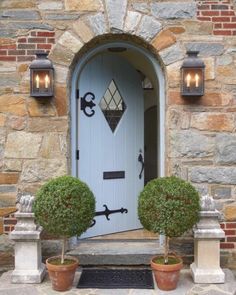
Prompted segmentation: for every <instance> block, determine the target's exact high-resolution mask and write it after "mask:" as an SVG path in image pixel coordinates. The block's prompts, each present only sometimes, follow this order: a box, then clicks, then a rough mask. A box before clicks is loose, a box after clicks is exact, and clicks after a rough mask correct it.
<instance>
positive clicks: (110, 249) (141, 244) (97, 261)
mask: <svg viewBox="0 0 236 295" xmlns="http://www.w3.org/2000/svg"><path fill="white" fill-rule="evenodd" d="M161 253H163V248H162V247H160V246H159V240H158V239H154V240H142V239H139V240H133V239H132V240H130V239H124V240H116V239H112V240H103V239H98V240H93V239H85V240H79V241H78V244H77V245H76V246H75V247H74V248H73V249H72V250H70V251H69V252H67V254H68V255H72V256H75V257H77V258H78V259H79V263H80V265H86V266H92V265H96V266H99V265H150V259H151V257H153V256H155V255H157V254H161Z"/></svg>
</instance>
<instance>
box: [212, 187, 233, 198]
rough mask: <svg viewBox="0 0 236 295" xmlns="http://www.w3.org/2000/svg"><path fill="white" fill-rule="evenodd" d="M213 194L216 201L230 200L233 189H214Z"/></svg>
mask: <svg viewBox="0 0 236 295" xmlns="http://www.w3.org/2000/svg"><path fill="white" fill-rule="evenodd" d="M211 193H212V195H213V197H214V199H216V200H217V199H230V198H231V187H223V186H220V187H213V188H212V189H211Z"/></svg>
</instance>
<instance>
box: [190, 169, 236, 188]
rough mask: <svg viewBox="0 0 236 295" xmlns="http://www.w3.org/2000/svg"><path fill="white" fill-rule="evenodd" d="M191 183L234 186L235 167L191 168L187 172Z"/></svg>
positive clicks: (235, 180) (235, 177) (235, 179)
mask: <svg viewBox="0 0 236 295" xmlns="http://www.w3.org/2000/svg"><path fill="white" fill-rule="evenodd" d="M189 179H190V180H191V181H192V182H197V183H201V182H207V183H223V184H236V168H235V167H193V168H191V169H190V171H189Z"/></svg>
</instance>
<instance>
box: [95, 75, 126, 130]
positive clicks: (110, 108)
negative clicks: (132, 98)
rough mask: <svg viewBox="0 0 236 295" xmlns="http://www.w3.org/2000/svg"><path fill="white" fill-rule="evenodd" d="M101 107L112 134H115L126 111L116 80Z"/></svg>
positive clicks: (105, 95)
mask: <svg viewBox="0 0 236 295" xmlns="http://www.w3.org/2000/svg"><path fill="white" fill-rule="evenodd" d="M99 106H100V108H101V110H102V112H103V115H104V116H105V118H106V120H107V123H108V124H109V126H110V128H111V130H112V132H114V131H115V129H116V127H117V125H118V123H119V122H120V119H121V117H122V115H123V114H124V112H125V109H126V104H125V102H124V100H123V98H122V96H121V94H120V92H119V90H118V88H117V86H116V83H115V81H114V80H111V82H110V84H109V86H108V88H107V90H106V92H105V94H104V95H103V97H102V99H101V101H100V103H99Z"/></svg>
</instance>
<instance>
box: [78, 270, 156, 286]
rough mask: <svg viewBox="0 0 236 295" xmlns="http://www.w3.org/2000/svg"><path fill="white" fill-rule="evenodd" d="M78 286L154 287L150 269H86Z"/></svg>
mask: <svg viewBox="0 0 236 295" xmlns="http://www.w3.org/2000/svg"><path fill="white" fill-rule="evenodd" d="M77 288H96V289H154V284H153V278H152V271H151V270H148V269H137V270H136V269H135V270H134V269H84V270H83V271H82V274H81V276H80V280H79V283H78V285H77Z"/></svg>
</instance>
